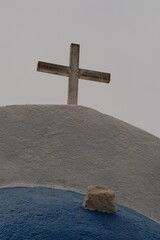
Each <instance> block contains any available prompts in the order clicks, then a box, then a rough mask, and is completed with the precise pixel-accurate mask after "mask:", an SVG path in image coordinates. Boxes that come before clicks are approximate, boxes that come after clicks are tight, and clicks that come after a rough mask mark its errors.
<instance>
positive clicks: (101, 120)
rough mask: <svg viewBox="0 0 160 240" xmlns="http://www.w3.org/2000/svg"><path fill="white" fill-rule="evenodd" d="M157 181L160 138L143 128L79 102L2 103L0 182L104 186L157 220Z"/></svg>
mask: <svg viewBox="0 0 160 240" xmlns="http://www.w3.org/2000/svg"><path fill="white" fill-rule="evenodd" d="M159 184H160V139H159V138H157V137H155V136H153V135H151V134H148V133H147V132H145V131H143V130H141V129H138V128H136V127H133V126H131V125H129V124H127V123H125V122H122V121H120V120H118V119H115V118H113V117H111V116H108V115H104V114H102V113H100V112H97V111H96V110H93V109H89V108H85V107H81V106H66V105H22V106H7V107H0V187H6V186H35V185H36V186H37V185H40V186H47V187H54V186H56V187H60V188H67V189H74V190H77V191H80V192H86V190H87V187H88V186H89V185H105V186H108V187H110V188H111V189H112V190H113V191H115V193H116V200H117V202H118V203H120V204H124V205H126V206H128V207H131V208H134V209H135V210H138V211H139V212H141V213H143V214H144V215H146V216H148V217H150V218H152V219H154V220H156V221H158V222H160V214H159V213H160V187H159Z"/></svg>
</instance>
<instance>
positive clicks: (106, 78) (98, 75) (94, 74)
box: [37, 61, 110, 83]
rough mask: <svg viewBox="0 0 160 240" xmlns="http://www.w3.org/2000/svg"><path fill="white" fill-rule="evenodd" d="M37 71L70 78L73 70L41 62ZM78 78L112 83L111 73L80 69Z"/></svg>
mask: <svg viewBox="0 0 160 240" xmlns="http://www.w3.org/2000/svg"><path fill="white" fill-rule="evenodd" d="M37 71H39V72H45V73H50V74H56V75H60V76H65V77H69V76H70V72H71V69H70V67H67V66H62V65H58V64H53V63H46V62H41V61H39V62H38V65H37ZM78 76H79V78H80V79H84V80H91V81H96V82H102V83H109V82H110V73H105V72H99V71H92V70H87V69H81V68H79V70H78Z"/></svg>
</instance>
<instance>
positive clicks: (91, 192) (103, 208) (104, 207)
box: [83, 185, 116, 213]
mask: <svg viewBox="0 0 160 240" xmlns="http://www.w3.org/2000/svg"><path fill="white" fill-rule="evenodd" d="M83 206H84V207H85V208H87V209H89V210H92V211H94V210H97V211H100V212H108V213H115V211H116V204H115V193H114V191H112V190H111V189H109V188H106V187H104V186H98V185H95V186H89V187H88V189H87V195H86V197H85V199H84V202H83Z"/></svg>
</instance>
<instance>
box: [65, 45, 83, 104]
mask: <svg viewBox="0 0 160 240" xmlns="http://www.w3.org/2000/svg"><path fill="white" fill-rule="evenodd" d="M79 50H80V46H79V45H78V44H73V43H72V44H71V46H70V65H69V67H70V70H69V82H68V104H75V105H76V104H77V102H78V79H79Z"/></svg>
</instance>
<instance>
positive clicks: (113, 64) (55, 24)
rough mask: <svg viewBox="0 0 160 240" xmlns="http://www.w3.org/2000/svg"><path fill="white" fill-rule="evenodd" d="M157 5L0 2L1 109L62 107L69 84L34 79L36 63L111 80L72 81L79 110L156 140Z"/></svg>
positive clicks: (154, 1)
mask: <svg viewBox="0 0 160 240" xmlns="http://www.w3.org/2000/svg"><path fill="white" fill-rule="evenodd" d="M159 13H160V1H159V0H132V1H131V0H130V1H128V0H0V29H1V37H0V52H1V55H0V66H1V70H0V84H1V87H0V105H10V104H66V102H67V86H68V80H67V78H65V77H59V76H54V75H50V74H44V73H39V72H36V65H37V62H38V60H42V61H48V62H53V63H57V64H64V65H68V63H69V47H70V43H71V42H73V43H79V44H80V45H81V49H80V51H81V52H80V67H81V68H86V69H91V70H98V71H105V72H110V73H111V74H112V79H111V83H110V84H102V83H95V82H91V81H85V80H80V81H79V105H84V106H88V107H93V108H95V109H97V110H99V111H101V112H104V113H106V114H109V115H112V116H114V117H117V118H119V119H121V120H124V121H126V122H128V123H131V124H132V125H135V126H137V127H140V128H142V129H145V130H147V131H149V132H151V133H153V134H155V135H157V136H159V137H160V111H159V102H160V95H159V91H160V81H159V80H160V68H159V63H160V28H159V23H160V14H159Z"/></svg>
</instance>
